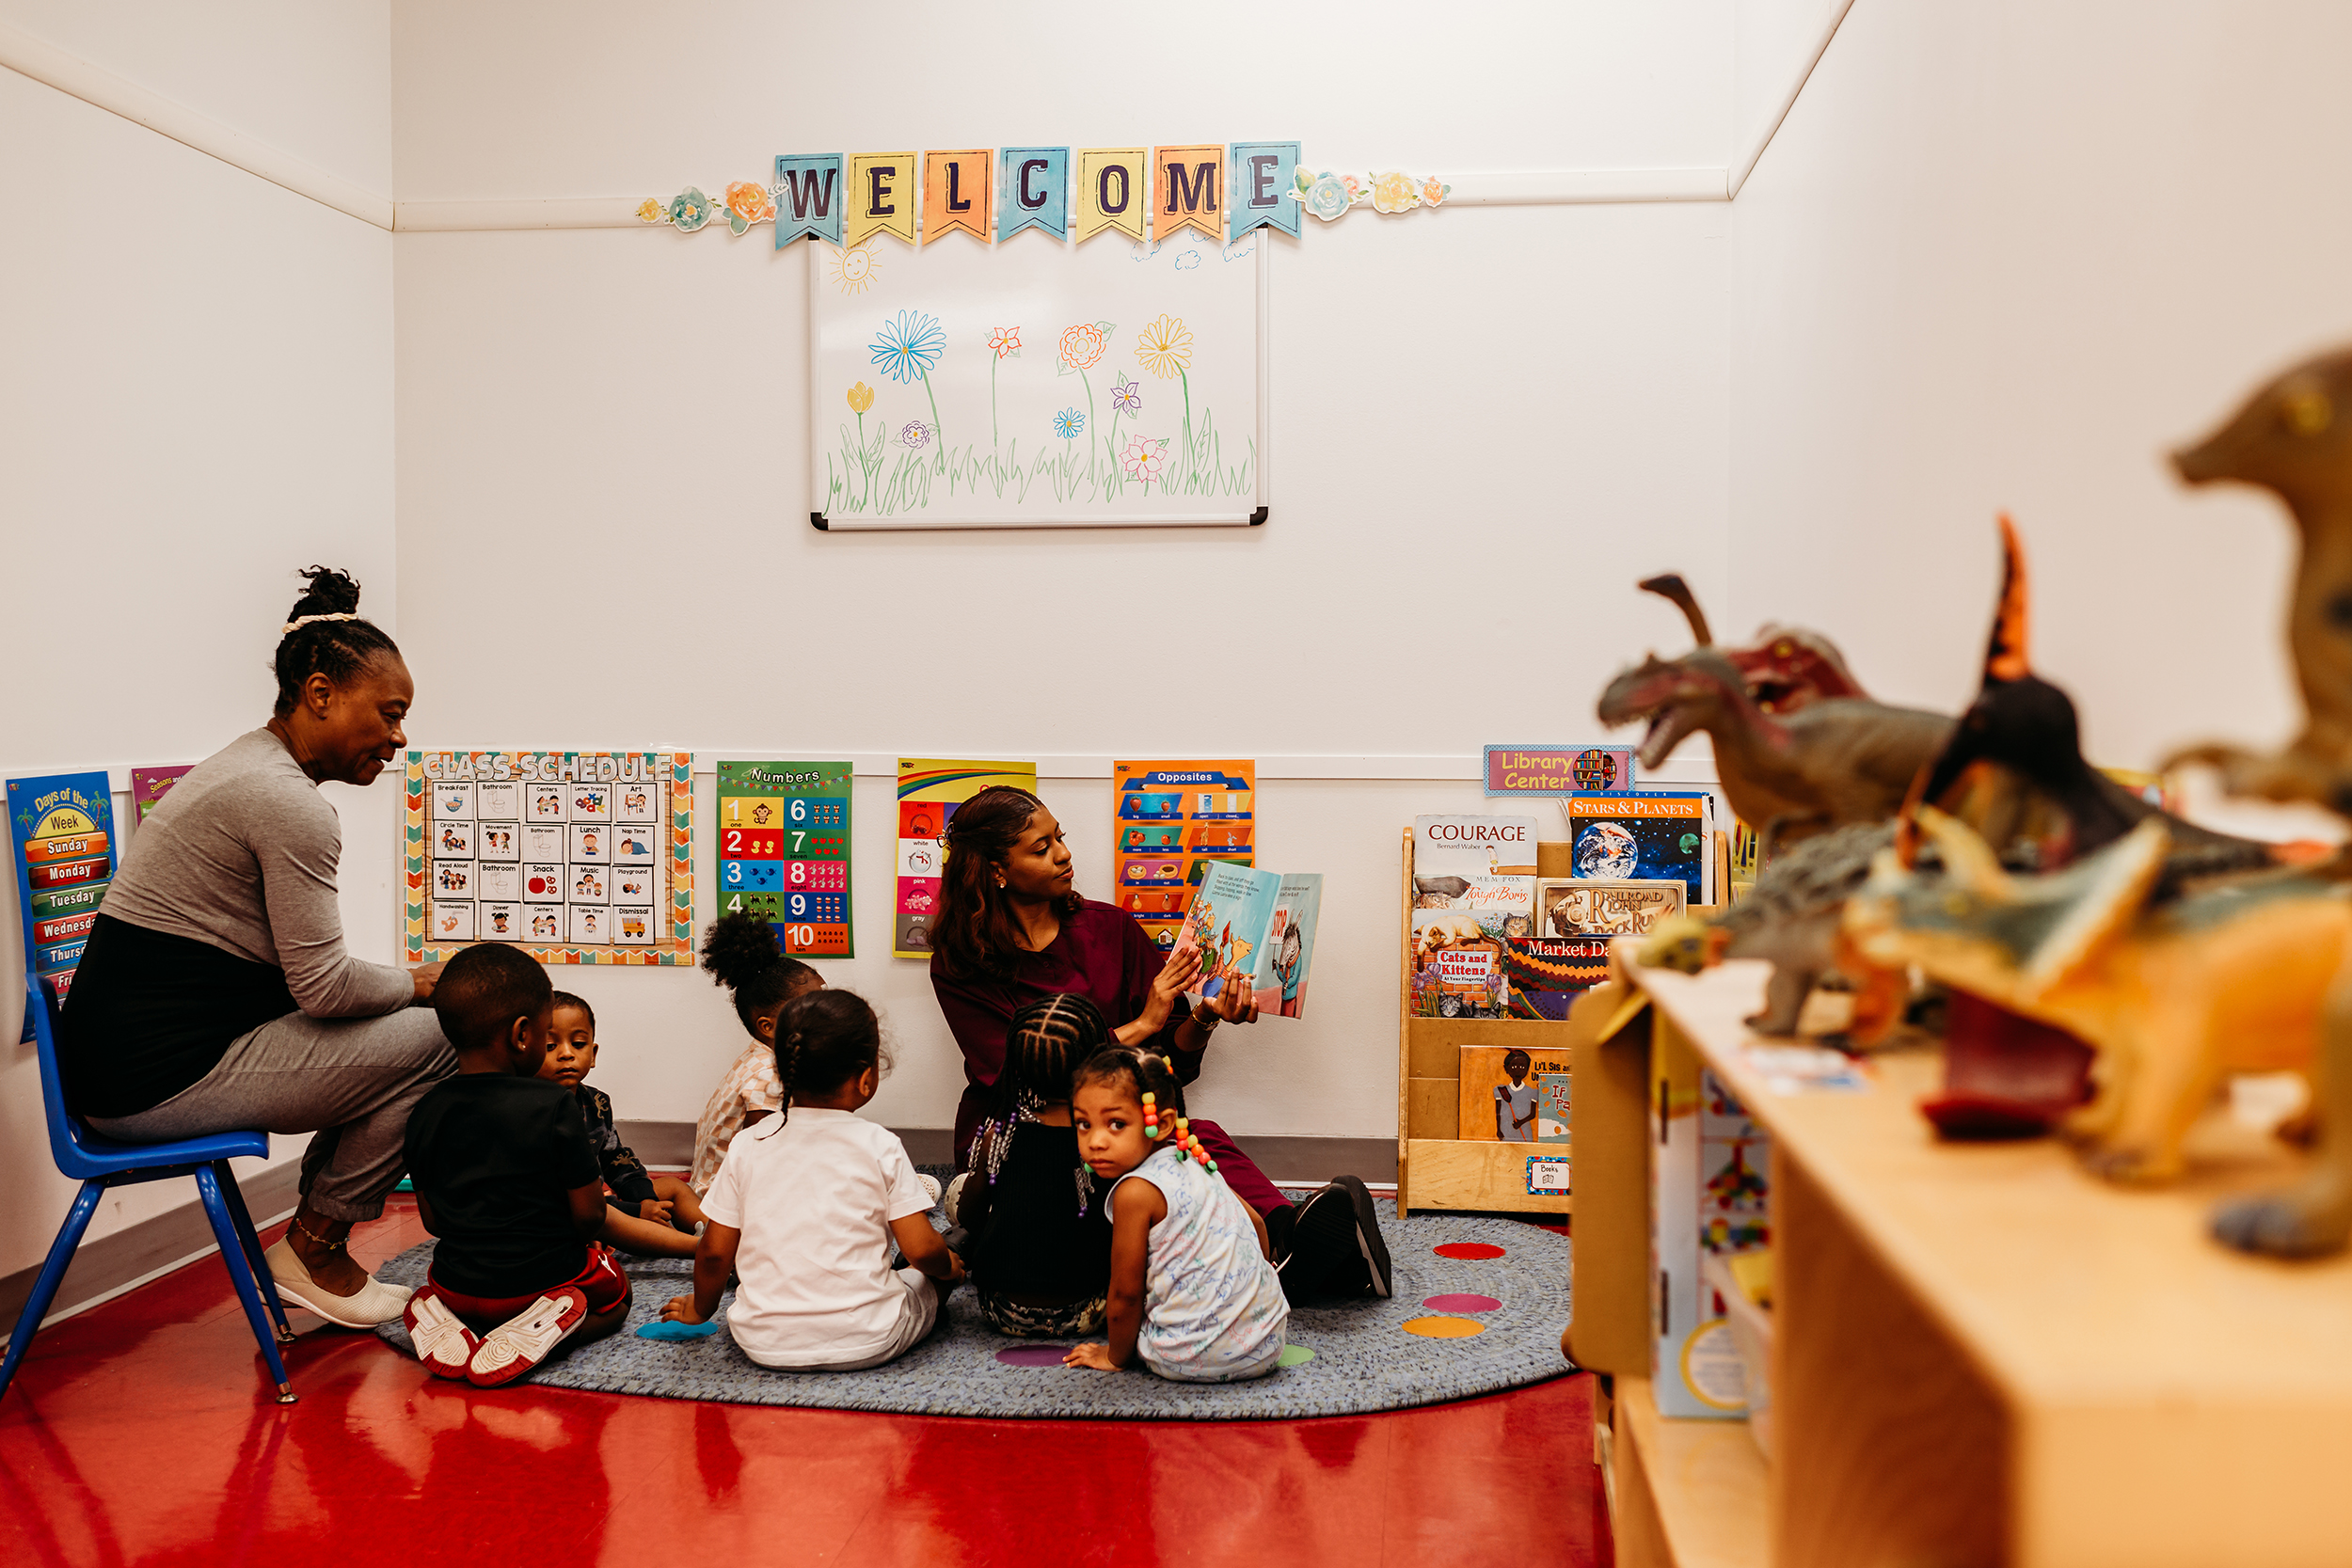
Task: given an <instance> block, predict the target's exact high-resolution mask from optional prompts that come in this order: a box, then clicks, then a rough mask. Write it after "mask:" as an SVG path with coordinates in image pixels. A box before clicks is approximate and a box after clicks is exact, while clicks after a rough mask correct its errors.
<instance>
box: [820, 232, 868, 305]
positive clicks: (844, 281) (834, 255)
mask: <svg viewBox="0 0 2352 1568" xmlns="http://www.w3.org/2000/svg"><path fill="white" fill-rule="evenodd" d="M874 244H875V242H874V240H873V239H872V238H871V237H869V238H866V239H864V240H861V241H859V242H858V243H857V244H856V245H851V246H850V247H849V248H848V249H846V250H836V249H834V247H833V246H831V245H827V246H826V247H825V249H826V252H827V254H826V257H825V267H826V269H827V271H828V272H829V273H830V274H831V276H832V277H833V281H834V286H835V287H836V288H838V289H839V290H840V291H841V292H842V293H845V294H854V293H864V292H865V290H866V285H867V284H869V283H871V282H873V281H874V275H875V274H876V273H878V272H880V271H882V257H881V256H880V255H878V254H877V253H876V252H875V249H874Z"/></svg>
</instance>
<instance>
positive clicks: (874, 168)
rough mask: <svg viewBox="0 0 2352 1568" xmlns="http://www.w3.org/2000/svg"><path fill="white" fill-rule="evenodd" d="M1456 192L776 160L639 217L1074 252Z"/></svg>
mask: <svg viewBox="0 0 2352 1568" xmlns="http://www.w3.org/2000/svg"><path fill="white" fill-rule="evenodd" d="M1453 189H1454V187H1453V186H1451V185H1449V184H1447V183H1446V182H1443V181H1442V180H1438V179H1436V178H1434V177H1431V176H1425V175H1411V174H1406V173H1403V172H1401V171H1397V170H1391V171H1389V172H1387V173H1374V174H1367V175H1362V176H1358V175H1355V174H1344V173H1339V172H1336V171H1333V170H1330V169H1324V170H1321V171H1317V170H1313V169H1311V168H1309V167H1308V166H1306V165H1305V164H1304V163H1303V162H1301V161H1300V156H1299V145H1298V143H1296V142H1295V141H1249V142H1231V143H1227V142H1188V143H1185V144H1183V145H1181V146H1168V147H1158V148H1152V147H1081V148H1074V149H1073V148H1068V147H1003V148H988V147H971V148H961V149H945V150H943V149H938V148H933V149H931V150H928V151H921V152H918V151H914V150H907V151H903V152H848V153H843V152H780V153H777V154H776V155H775V158H774V162H773V169H772V178H771V181H770V182H768V183H766V184H762V183H759V182H755V181H748V180H745V181H738V182H734V183H732V184H728V185H726V186H724V187H723V190H724V192H725V195H724V198H723V199H722V200H718V201H714V200H712V199H711V198H708V197H707V196H705V195H704V194H703V193H702V192H701V191H700V190H699V189H697V188H695V187H693V186H691V185H690V186H688V187H687V188H686V189H685V190H682V191H680V192H679V193H678V194H677V195H676V196H675V197H673V198H671V199H670V200H669V201H667V202H663V201H661V200H660V199H659V198H651V197H649V198H646V199H645V200H644V201H642V202H640V203H639V204H638V207H637V216H638V217H639V219H640V220H642V221H643V222H645V223H649V224H662V225H667V226H668V227H670V228H673V229H675V230H679V231H680V232H682V233H689V234H691V233H693V232H694V231H695V230H699V229H702V228H705V227H707V226H708V225H710V224H711V223H712V221H713V220H714V219H718V218H723V219H725V220H726V227H727V228H728V229H729V230H731V231H733V232H735V233H737V234H741V233H744V232H746V231H748V230H750V229H751V228H752V226H754V225H755V224H760V223H773V224H774V225H775V247H776V248H777V249H778V250H782V249H783V248H784V247H785V246H786V245H790V244H792V243H793V242H794V241H795V240H798V239H801V238H803V237H804V236H805V237H807V238H811V239H820V240H824V241H826V242H828V243H830V244H832V245H836V246H851V245H865V244H866V243H867V242H869V241H871V240H872V239H874V238H875V236H877V235H881V234H888V235H891V236H893V237H894V238H897V239H899V240H902V241H904V242H905V243H906V244H908V245H930V244H931V243H932V242H933V241H936V240H938V239H940V238H942V237H944V236H946V235H947V234H951V233H955V232H958V231H961V232H962V233H964V234H967V235H969V236H970V237H971V238H973V239H975V240H977V241H978V242H979V243H980V244H981V245H986V246H990V247H992V248H993V246H995V245H998V244H1000V243H1002V242H1003V241H1005V240H1009V239H1010V238H1012V236H1014V235H1015V234H1018V233H1020V232H1021V231H1022V230H1025V229H1041V230H1044V231H1045V232H1046V233H1048V234H1051V235H1052V236H1053V237H1054V238H1055V239H1057V240H1060V241H1063V242H1064V243H1075V244H1079V245H1083V244H1085V243H1086V242H1087V241H1089V240H1090V239H1092V238H1094V237H1095V236H1096V235H1097V234H1101V233H1103V232H1104V231H1106V230H1111V231H1116V232H1118V233H1120V234H1124V235H1126V236H1127V237H1128V238H1129V239H1131V240H1136V241H1149V242H1152V243H1156V242H1158V241H1161V240H1165V239H1168V238H1170V237H1172V236H1175V235H1178V234H1181V233H1183V232H1184V231H1185V230H1192V231H1193V232H1195V233H1198V234H1200V236H1202V237H1203V238H1205V239H1207V240H1209V241H1211V242H1212V243H1227V244H1230V243H1231V242H1232V241H1235V240H1238V239H1240V238H1241V237H1242V236H1243V235H1245V234H1248V233H1250V232H1251V231H1252V230H1258V229H1279V230H1281V231H1282V232H1283V233H1285V234H1290V235H1294V236H1295V235H1296V234H1298V233H1299V232H1300V231H1301V230H1302V229H1303V228H1304V227H1305V226H1304V224H1303V223H1302V222H1301V220H1302V219H1303V218H1304V217H1306V216H1307V215H1308V214H1313V215H1314V216H1315V217H1316V218H1317V219H1318V220H1320V221H1322V222H1325V223H1329V222H1331V221H1333V220H1335V219H1337V218H1339V217H1341V216H1342V215H1343V214H1346V213H1347V212H1348V211H1349V210H1350V209H1352V208H1354V207H1357V206H1359V205H1366V206H1370V207H1372V208H1373V209H1375V211H1377V212H1382V213H1391V214H1393V213H1405V212H1410V211H1411V210H1413V209H1414V208H1416V207H1436V206H1438V205H1439V204H1440V203H1442V202H1443V201H1444V200H1445V198H1446V197H1447V196H1448V195H1450V194H1451V193H1452V192H1453Z"/></svg>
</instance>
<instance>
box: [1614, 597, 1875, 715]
mask: <svg viewBox="0 0 2352 1568" xmlns="http://www.w3.org/2000/svg"><path fill="white" fill-rule="evenodd" d="M1636 586H1637V587H1639V588H1640V589H1641V590H1642V591H1643V592H1644V593H1645V594H1657V595H1658V596H1659V597H1660V598H1661V599H1669V600H1672V601H1673V602H1674V604H1675V606H1676V608H1677V609H1678V610H1681V611H1682V618H1683V619H1684V620H1686V621H1688V622H1690V623H1691V640H1692V641H1694V642H1697V643H1699V644H1700V645H1701V646H1706V645H1708V644H1711V643H1712V642H1713V641H1715V639H1714V638H1713V637H1712V636H1710V635H1709V634H1708V628H1707V612H1706V611H1705V610H1701V609H1700V608H1699V600H1698V595H1697V594H1693V593H1692V592H1691V585H1690V584H1689V583H1687V582H1684V581H1683V580H1682V578H1680V577H1679V576H1677V574H1675V573H1673V572H1668V573H1667V574H1665V575H1664V576H1663V577H1655V578H1643V579H1642V580H1641V582H1640V583H1638V584H1636ZM1723 655H1724V657H1725V658H1727V659H1729V660H1731V662H1732V667H1733V668H1735V669H1737V670H1738V671H1739V672H1740V679H1741V680H1742V681H1743V682H1745V683H1746V685H1747V689H1748V695H1749V696H1751V697H1753V698H1755V699H1756V706H1757V707H1760V708H1762V709H1763V710H1764V711H1765V712H1767V713H1794V712H1795V711H1796V710H1797V709H1799V708H1801V707H1803V706H1804V705H1805V704H1807V703H1809V702H1812V701H1813V700H1814V699H1815V698H1817V697H1867V696H1868V695H1869V693H1868V692H1867V691H1865V690H1863V689H1862V683H1861V682H1860V681H1858V680H1856V679H1854V677H1853V672H1852V671H1851V670H1849V669H1847V668H1846V656H1845V655H1844V654H1841V653H1839V652H1838V651H1837V644H1836V643H1835V642H1832V641H1830V640H1829V639H1828V638H1826V637H1823V636H1822V635H1821V634H1820V632H1818V631H1806V630H1805V629H1804V628H1803V627H1802V626H1775V625H1772V623H1770V622H1767V623H1766V624H1765V625H1764V626H1760V627H1758V628H1757V630H1756V641H1753V642H1751V643H1749V644H1748V645H1747V646H1746V647H1744V648H1725V649H1724V650H1723Z"/></svg>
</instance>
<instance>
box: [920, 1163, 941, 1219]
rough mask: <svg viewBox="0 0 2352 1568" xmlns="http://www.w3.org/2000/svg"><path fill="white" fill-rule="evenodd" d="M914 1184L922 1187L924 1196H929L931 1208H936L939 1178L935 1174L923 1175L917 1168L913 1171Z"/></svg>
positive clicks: (937, 1204)
mask: <svg viewBox="0 0 2352 1568" xmlns="http://www.w3.org/2000/svg"><path fill="white" fill-rule="evenodd" d="M914 1184H915V1185H916V1186H918V1187H920V1188H922V1189H923V1192H924V1196H927V1197H929V1198H930V1200H931V1207H932V1208H934V1209H936V1208H938V1207H939V1178H938V1177H936V1176H926V1175H924V1174H923V1173H922V1172H921V1171H919V1170H918V1171H916V1172H915V1173H914Z"/></svg>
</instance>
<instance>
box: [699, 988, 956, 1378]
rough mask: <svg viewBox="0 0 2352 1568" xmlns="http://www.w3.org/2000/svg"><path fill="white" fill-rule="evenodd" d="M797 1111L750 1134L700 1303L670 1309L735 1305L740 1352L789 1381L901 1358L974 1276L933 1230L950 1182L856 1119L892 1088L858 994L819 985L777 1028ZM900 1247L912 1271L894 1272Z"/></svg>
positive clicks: (743, 1140)
mask: <svg viewBox="0 0 2352 1568" xmlns="http://www.w3.org/2000/svg"><path fill="white" fill-rule="evenodd" d="M774 1029H775V1040H776V1079H777V1082H778V1083H780V1084H781V1085H783V1086H784V1091H785V1096H786V1105H785V1108H784V1109H782V1110H780V1111H778V1112H777V1113H776V1114H775V1115H774V1116H772V1117H769V1118H767V1119H766V1120H765V1121H762V1122H761V1123H760V1124H759V1125H758V1126H756V1127H751V1128H747V1129H745V1130H744V1131H743V1132H741V1133H740V1134H739V1135H738V1136H737V1138H736V1139H735V1142H734V1144H733V1145H732V1146H731V1147H730V1148H728V1149H727V1155H726V1159H725V1160H724V1161H723V1162H722V1163H721V1164H720V1166H719V1175H718V1178H717V1180H714V1181H712V1182H711V1184H710V1191H709V1192H707V1193H706V1194H704V1195H703V1219H704V1224H703V1238H702V1245H701V1248H700V1249H699V1250H698V1251H697V1252H696V1253H695V1255H694V1293H693V1294H691V1295H687V1296H677V1297H675V1298H673V1299H672V1300H671V1302H670V1303H669V1305H668V1306H667V1307H663V1308H662V1311H661V1315H662V1317H663V1318H665V1319H667V1320H668V1321H670V1322H672V1323H707V1322H708V1321H709V1320H710V1317H711V1315H712V1314H714V1313H715V1312H717V1311H718V1310H719V1296H720V1292H721V1291H723V1290H725V1288H726V1283H727V1275H729V1274H734V1275H737V1276H738V1280H739V1283H738V1284H737V1286H736V1291H735V1304H734V1305H733V1306H732V1307H729V1308H728V1309H727V1328H728V1331H729V1332H730V1333H731V1334H732V1335H733V1336H734V1338H735V1343H736V1346H737V1348H739V1350H741V1351H742V1353H743V1354H745V1355H747V1356H749V1357H751V1359H752V1360H754V1361H755V1362H757V1363H758V1364H759V1365H760V1366H763V1367H771V1368H774V1369H776V1370H782V1371H838V1372H846V1371H856V1370H861V1369H863V1368H866V1367H879V1366H881V1365H882V1363H883V1362H885V1361H891V1360H896V1359H897V1358H898V1356H901V1355H903V1354H906V1353H907V1352H908V1351H909V1350H911V1349H912V1348H914V1345H915V1343H916V1342H917V1341H919V1340H920V1339H921V1338H923V1337H924V1336H925V1335H927V1334H929V1333H930V1331H931V1328H932V1326H933V1325H934V1324H935V1323H938V1321H939V1310H940V1307H941V1304H942V1303H943V1302H944V1301H945V1300H946V1294H947V1292H948V1291H951V1290H953V1289H954V1288H955V1286H956V1283H957V1282H958V1281H959V1280H961V1278H962V1277H963V1265H962V1264H961V1261H959V1260H958V1259H957V1258H956V1255H955V1254H954V1253H952V1252H950V1251H948V1250H947V1243H946V1242H945V1241H944V1240H942V1239H941V1237H940V1234H939V1232H938V1231H936V1230H934V1229H932V1228H931V1222H930V1208H931V1205H933V1204H934V1203H936V1202H938V1201H939V1185H938V1183H937V1182H935V1181H932V1180H930V1178H929V1177H927V1176H921V1175H918V1174H917V1173H916V1171H915V1169H914V1162H913V1161H911V1160H909V1159H908V1158H907V1151H906V1146H905V1145H904V1144H901V1143H900V1142H899V1141H898V1136H897V1134H895V1133H893V1132H890V1130H889V1129H887V1128H884V1127H879V1126H876V1125H875V1124H874V1123H872V1122H870V1121H866V1120H864V1119H862V1118H861V1117H858V1116H857V1114H856V1113H857V1111H858V1109H859V1108H860V1107H861V1106H863V1105H865V1103H866V1101H869V1100H871V1099H873V1098H874V1091H875V1090H876V1089H877V1088H879V1087H880V1086H881V1085H882V1069H883V1065H884V1064H883V1062H882V1027H881V1025H880V1024H879V1023H878V1022H876V1021H875V1018H874V1009H873V1008H871V1007H869V1006H866V1004H865V1002H864V1001H863V1000H861V999H860V998H858V997H857V996H855V995H854V994H852V993H850V992H849V991H843V990H818V991H812V992H810V993H809V994H807V995H805V996H801V997H797V998H795V999H794V1000H793V1001H791V1002H788V1003H787V1004H786V1005H785V1007H784V1010H783V1012H782V1013H781V1014H779V1015H778V1016H777V1018H776V1020H775V1024H774ZM893 1241H896V1242H897V1243H898V1250H899V1251H900V1252H902V1253H904V1254H905V1255H906V1261H907V1265H908V1266H907V1267H905V1268H903V1269H899V1270H898V1271H897V1272H896V1273H893V1272H892V1270H891V1267H890V1246H891V1243H892V1242H893Z"/></svg>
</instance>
